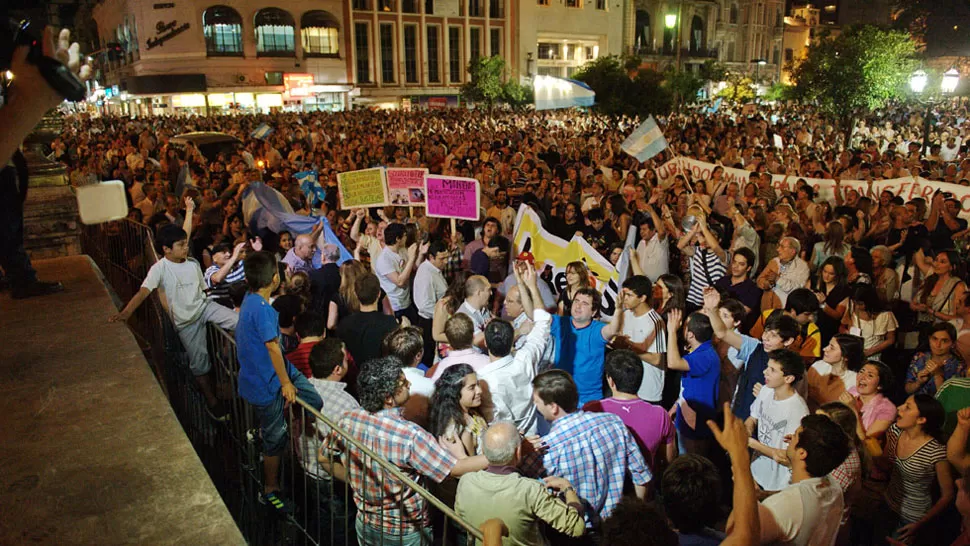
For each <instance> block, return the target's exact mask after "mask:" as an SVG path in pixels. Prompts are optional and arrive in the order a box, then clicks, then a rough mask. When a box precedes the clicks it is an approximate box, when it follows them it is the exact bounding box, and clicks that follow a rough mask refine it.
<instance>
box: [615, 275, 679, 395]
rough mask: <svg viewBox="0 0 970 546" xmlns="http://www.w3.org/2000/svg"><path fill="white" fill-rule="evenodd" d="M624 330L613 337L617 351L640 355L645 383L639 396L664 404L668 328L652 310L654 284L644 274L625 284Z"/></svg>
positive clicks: (629, 279)
mask: <svg viewBox="0 0 970 546" xmlns="http://www.w3.org/2000/svg"><path fill="white" fill-rule="evenodd" d="M622 290H623V293H624V294H623V329H622V330H620V335H618V336H616V337H615V338H613V348H614V349H629V350H631V351H633V352H635V353H636V354H638V355H640V361H641V362H642V363H643V381H642V382H641V384H640V389H639V390H638V391H637V396H638V397H640V398H641V399H643V400H646V401H647V402H650V403H651V404H660V401H661V400H660V399H661V397H662V395H663V388H664V370H663V361H662V355H664V354H666V352H667V328H666V326H665V325H664V321H663V317H661V316H660V313H657V311H656V310H655V309H653V308H651V307H650V298H652V297H653V285H652V284H651V283H650V279H648V278H647V277H646V276H644V275H634V276H632V277H630V278H628V279H627V280H626V281H624V282H623V289H622Z"/></svg>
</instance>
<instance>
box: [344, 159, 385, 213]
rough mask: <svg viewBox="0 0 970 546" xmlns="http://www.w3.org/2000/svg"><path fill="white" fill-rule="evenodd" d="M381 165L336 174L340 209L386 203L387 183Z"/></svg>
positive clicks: (380, 205)
mask: <svg viewBox="0 0 970 546" xmlns="http://www.w3.org/2000/svg"><path fill="white" fill-rule="evenodd" d="M385 176H386V174H385V172H384V168H383V167H377V168H374V169H364V170H361V171H351V172H346V173H340V174H338V175H337V195H338V197H340V209H341V210H347V209H356V208H360V207H383V206H384V205H386V204H387V184H386V182H385Z"/></svg>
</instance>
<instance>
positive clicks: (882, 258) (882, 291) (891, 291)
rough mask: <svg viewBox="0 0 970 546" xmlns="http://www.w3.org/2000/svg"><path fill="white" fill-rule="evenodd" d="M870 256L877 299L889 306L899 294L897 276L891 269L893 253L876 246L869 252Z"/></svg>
mask: <svg viewBox="0 0 970 546" xmlns="http://www.w3.org/2000/svg"><path fill="white" fill-rule="evenodd" d="M869 254H871V255H872V282H873V284H874V285H875V287H876V293H877V294H879V299H880V300H882V301H883V302H884V303H886V304H889V303H891V302H892V301H893V300H894V299H896V294H897V293H898V292H899V274H898V273H896V270H895V269H894V268H893V253H892V251H890V250H889V247H886V246H885V245H876V246H874V247H872V249H870V250H869Z"/></svg>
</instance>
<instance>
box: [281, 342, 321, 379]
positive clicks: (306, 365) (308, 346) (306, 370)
mask: <svg viewBox="0 0 970 546" xmlns="http://www.w3.org/2000/svg"><path fill="white" fill-rule="evenodd" d="M317 343H319V341H308V342H306V343H301V344H299V345H297V346H296V349H293V350H292V351H290V352H288V353H286V359H287V360H289V361H290V364H293V367H294V368H296V369H298V370H300V373H302V374H303V375H305V376H306V377H307V378H310V377H313V372H312V371H311V370H310V351H311V350H313V348H314V347H315V346H316V344H317Z"/></svg>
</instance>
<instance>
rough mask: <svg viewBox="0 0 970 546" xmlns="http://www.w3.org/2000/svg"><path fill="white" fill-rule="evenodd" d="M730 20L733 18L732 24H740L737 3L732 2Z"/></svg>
mask: <svg viewBox="0 0 970 546" xmlns="http://www.w3.org/2000/svg"><path fill="white" fill-rule="evenodd" d="M730 20H731V24H732V25H736V24H738V5H737V4H731V19H730Z"/></svg>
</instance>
